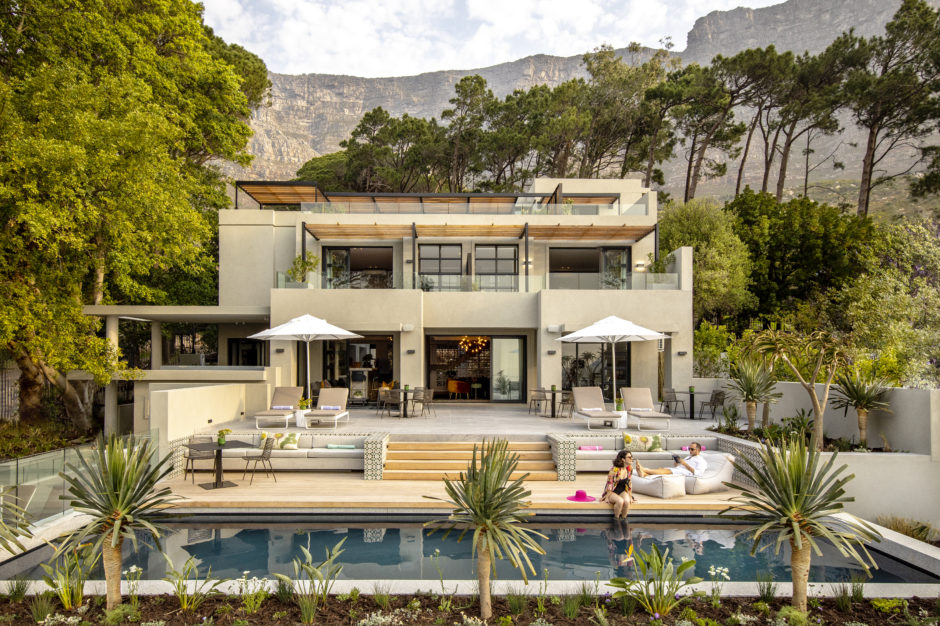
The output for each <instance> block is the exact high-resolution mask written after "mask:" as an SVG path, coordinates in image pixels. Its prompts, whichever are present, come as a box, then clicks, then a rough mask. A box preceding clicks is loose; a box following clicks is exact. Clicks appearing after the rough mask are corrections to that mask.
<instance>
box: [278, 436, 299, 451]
mask: <svg viewBox="0 0 940 626" xmlns="http://www.w3.org/2000/svg"><path fill="white" fill-rule="evenodd" d="M296 449H297V433H287V435H285V436H284V439H282V440H281V450H296Z"/></svg>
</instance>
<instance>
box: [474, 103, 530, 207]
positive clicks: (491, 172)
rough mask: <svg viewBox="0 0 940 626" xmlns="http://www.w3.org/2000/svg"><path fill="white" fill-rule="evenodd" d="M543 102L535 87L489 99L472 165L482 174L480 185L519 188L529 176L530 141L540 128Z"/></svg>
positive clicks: (508, 189)
mask: <svg viewBox="0 0 940 626" xmlns="http://www.w3.org/2000/svg"><path fill="white" fill-rule="evenodd" d="M543 103H544V100H543V99H542V98H540V94H539V92H538V91H536V90H531V91H522V90H521V89H517V90H515V91H514V92H513V93H511V94H509V95H508V96H506V98H505V99H504V100H502V101H499V100H496V99H493V101H492V102H491V103H490V106H489V107H488V109H487V111H486V130H485V132H484V133H483V136H482V137H481V139H480V150H479V155H478V157H477V158H476V159H475V165H476V167H475V169H476V171H477V173H478V174H480V175H482V181H481V182H480V185H479V186H480V188H481V189H484V190H488V191H521V190H522V189H523V188H524V187H525V186H526V184H527V183H528V182H529V181H530V180H531V178H532V176H533V174H534V170H535V167H536V162H537V160H536V156H535V153H534V150H533V143H534V140H535V137H536V136H537V135H538V133H539V132H541V124H542V122H543V120H544V116H543V114H542V111H541V106H542V105H543Z"/></svg>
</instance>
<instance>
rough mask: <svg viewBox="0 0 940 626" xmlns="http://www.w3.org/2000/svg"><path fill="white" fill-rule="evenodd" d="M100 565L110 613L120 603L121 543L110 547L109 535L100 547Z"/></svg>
mask: <svg viewBox="0 0 940 626" xmlns="http://www.w3.org/2000/svg"><path fill="white" fill-rule="evenodd" d="M111 532H112V533H113V532H114V531H111ZM101 563H102V565H103V566H104V579H105V583H106V584H107V597H108V610H109V611H110V610H111V609H113V608H114V607H116V606H117V605H119V604H120V603H121V542H120V540H118V545H117V546H113V547H112V545H111V535H110V534H109V535H108V536H107V537H106V538H105V540H104V543H103V544H102V545H101Z"/></svg>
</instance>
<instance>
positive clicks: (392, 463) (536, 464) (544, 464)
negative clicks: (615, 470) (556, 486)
mask: <svg viewBox="0 0 940 626" xmlns="http://www.w3.org/2000/svg"><path fill="white" fill-rule="evenodd" d="M466 468H467V464H466V463H465V462H463V461H448V460H439V459H400V460H387V461H386V462H385V469H386V470H397V469H440V470H465V469H466ZM518 468H519V470H520V471H530V470H548V471H555V463H554V462H553V461H521V462H520V463H519V465H518Z"/></svg>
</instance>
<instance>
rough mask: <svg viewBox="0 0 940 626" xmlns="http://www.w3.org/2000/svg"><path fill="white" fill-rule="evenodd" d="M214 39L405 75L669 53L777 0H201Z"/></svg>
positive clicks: (328, 69) (264, 52) (370, 72)
mask: <svg viewBox="0 0 940 626" xmlns="http://www.w3.org/2000/svg"><path fill="white" fill-rule="evenodd" d="M202 1H203V4H204V6H205V14H204V20H205V22H206V24H208V25H209V26H211V27H212V29H213V30H214V31H215V32H216V34H217V35H219V36H220V37H222V38H223V39H224V40H225V41H227V42H229V43H237V44H239V45H241V46H242V47H244V48H246V49H248V50H250V51H251V52H254V53H255V54H257V55H258V56H260V57H261V58H262V59H264V62H265V63H266V64H267V66H268V69H269V70H270V71H273V72H277V73H281V74H307V73H316V74H347V75H353V76H364V77H379V76H410V75H414V74H420V73H422V72H433V71H437V70H459V69H475V68H483V67H488V66H490V65H496V64H498V63H504V62H507V61H514V60H516V59H520V58H522V57H526V56H529V55H532V54H552V55H556V56H573V55H580V54H583V53H585V52H587V51H589V50H593V49H594V48H596V47H597V46H599V45H601V44H610V45H612V46H614V47H615V48H623V47H626V45H627V44H629V43H630V42H631V41H637V42H639V43H641V44H643V45H646V46H658V45H659V42H660V40H662V39H663V38H664V37H671V38H672V42H673V43H674V45H675V49H676V50H677V51H681V50H683V49H684V48H685V45H686V35H687V33H688V31H689V30H690V29H691V28H692V25H693V24H694V23H695V20H696V19H697V18H699V17H702V16H704V15H706V14H708V13H710V12H711V11H716V10H729V9H733V8H735V7H737V6H740V5H742V4H745V5H746V6H749V7H751V8H760V7H764V6H769V5H772V4H779V3H780V2H782V1H783V0H202Z"/></svg>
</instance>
